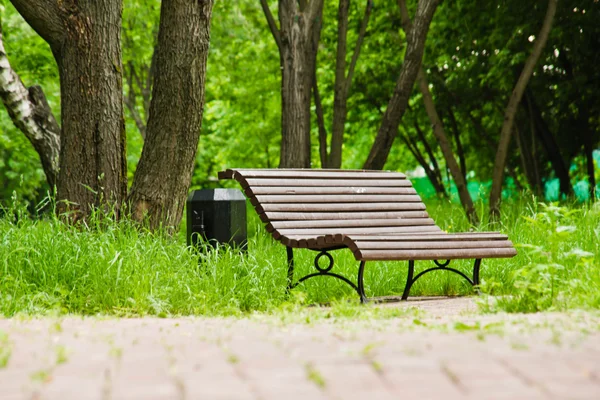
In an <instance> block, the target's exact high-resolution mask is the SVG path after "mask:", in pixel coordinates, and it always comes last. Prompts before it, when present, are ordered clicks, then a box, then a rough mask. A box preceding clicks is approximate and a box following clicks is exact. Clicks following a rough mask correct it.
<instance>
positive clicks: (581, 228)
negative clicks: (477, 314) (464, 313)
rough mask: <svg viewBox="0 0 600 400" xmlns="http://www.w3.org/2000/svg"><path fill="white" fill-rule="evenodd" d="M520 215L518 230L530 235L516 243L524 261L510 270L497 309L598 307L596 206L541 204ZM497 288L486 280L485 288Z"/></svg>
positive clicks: (599, 241) (599, 209) (599, 243)
mask: <svg viewBox="0 0 600 400" xmlns="http://www.w3.org/2000/svg"><path fill="white" fill-rule="evenodd" d="M528 214H529V213H528ZM522 219H523V220H524V221H525V224H523V226H522V230H524V231H525V232H527V233H529V234H533V233H535V235H531V238H532V239H533V240H532V241H531V242H529V243H521V244H519V245H518V248H519V250H520V252H523V253H524V257H523V258H524V261H525V262H526V264H525V265H523V266H522V267H521V268H519V269H517V270H515V271H512V272H511V280H512V285H513V288H512V290H510V292H509V293H510V294H507V295H506V296H504V297H500V298H499V299H498V304H497V307H499V308H500V309H502V310H505V311H513V312H514V311H518V312H536V311H544V310H565V309H568V308H571V307H572V306H573V304H577V305H579V306H581V305H584V306H588V307H598V306H600V280H599V279H598V278H600V270H599V269H598V255H599V254H600V228H599V227H600V207H598V206H595V207H592V208H589V209H588V208H585V207H584V208H581V209H577V208H576V209H573V208H569V207H566V206H557V205H555V204H544V203H541V204H539V209H538V210H532V211H531V213H530V215H523V216H522ZM499 286H500V284H499V283H498V282H494V281H493V280H492V281H491V282H490V283H488V285H487V289H490V291H492V290H491V289H499ZM504 290H505V291H506V289H504Z"/></svg>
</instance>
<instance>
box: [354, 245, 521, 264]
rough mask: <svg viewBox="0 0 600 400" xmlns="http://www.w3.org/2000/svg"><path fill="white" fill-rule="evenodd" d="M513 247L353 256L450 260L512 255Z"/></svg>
mask: <svg viewBox="0 0 600 400" xmlns="http://www.w3.org/2000/svg"><path fill="white" fill-rule="evenodd" d="M516 254H517V251H516V250H515V249H514V248H504V247H503V248H485V249H433V250H357V251H355V252H354V257H355V258H356V259H357V260H362V261H377V260H378V261H392V260H452V259H473V258H500V257H513V256H515V255H516Z"/></svg>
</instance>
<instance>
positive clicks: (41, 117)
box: [0, 21, 60, 190]
mask: <svg viewBox="0 0 600 400" xmlns="http://www.w3.org/2000/svg"><path fill="white" fill-rule="evenodd" d="M0 98H1V99H2V102H3V103H4V106H5V107H6V110H7V111H8V115H9V116H10V118H11V120H12V121H13V123H14V124H15V126H16V127H17V128H18V129H19V130H20V131H21V132H23V134H25V137H27V139H28V140H29V141H30V142H31V144H32V145H33V147H34V148H35V150H36V152H37V153H38V155H39V157H40V161H41V163H42V168H43V169H44V173H45V174H46V180H47V181H48V185H49V186H50V188H51V190H53V188H54V186H55V185H56V178H57V177H58V163H59V153H60V127H59V126H58V123H57V122H56V119H55V118H54V114H52V110H50V106H49V105H48V102H47V101H46V96H45V95H44V92H43V91H42V89H41V88H40V87H39V86H32V87H30V88H26V87H25V85H24V84H23V82H22V81H21V79H20V78H19V76H18V75H17V73H16V72H15V71H14V70H13V69H12V67H11V66H10V63H9V61H8V57H7V55H6V51H5V50H4V43H3V40H2V21H0Z"/></svg>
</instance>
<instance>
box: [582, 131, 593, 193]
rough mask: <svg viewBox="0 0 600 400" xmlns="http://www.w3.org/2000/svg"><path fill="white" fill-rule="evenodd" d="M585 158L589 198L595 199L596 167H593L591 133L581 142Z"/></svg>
mask: <svg viewBox="0 0 600 400" xmlns="http://www.w3.org/2000/svg"><path fill="white" fill-rule="evenodd" d="M583 149H584V152H585V159H586V169H587V174H588V185H589V187H588V192H589V200H590V201H596V175H595V173H596V169H595V167H594V146H593V142H592V137H591V134H590V135H589V137H588V138H586V139H585V142H584V144H583Z"/></svg>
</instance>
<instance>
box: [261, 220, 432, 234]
mask: <svg viewBox="0 0 600 400" xmlns="http://www.w3.org/2000/svg"><path fill="white" fill-rule="evenodd" d="M423 225H435V222H434V221H433V220H432V219H431V218H403V219H356V220H344V219H342V220H339V219H337V220H320V221H275V222H271V223H270V224H268V225H267V231H269V232H272V231H273V230H275V229H285V228H348V227H354V228H356V227H369V226H371V227H372V226H387V227H390V226H423Z"/></svg>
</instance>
